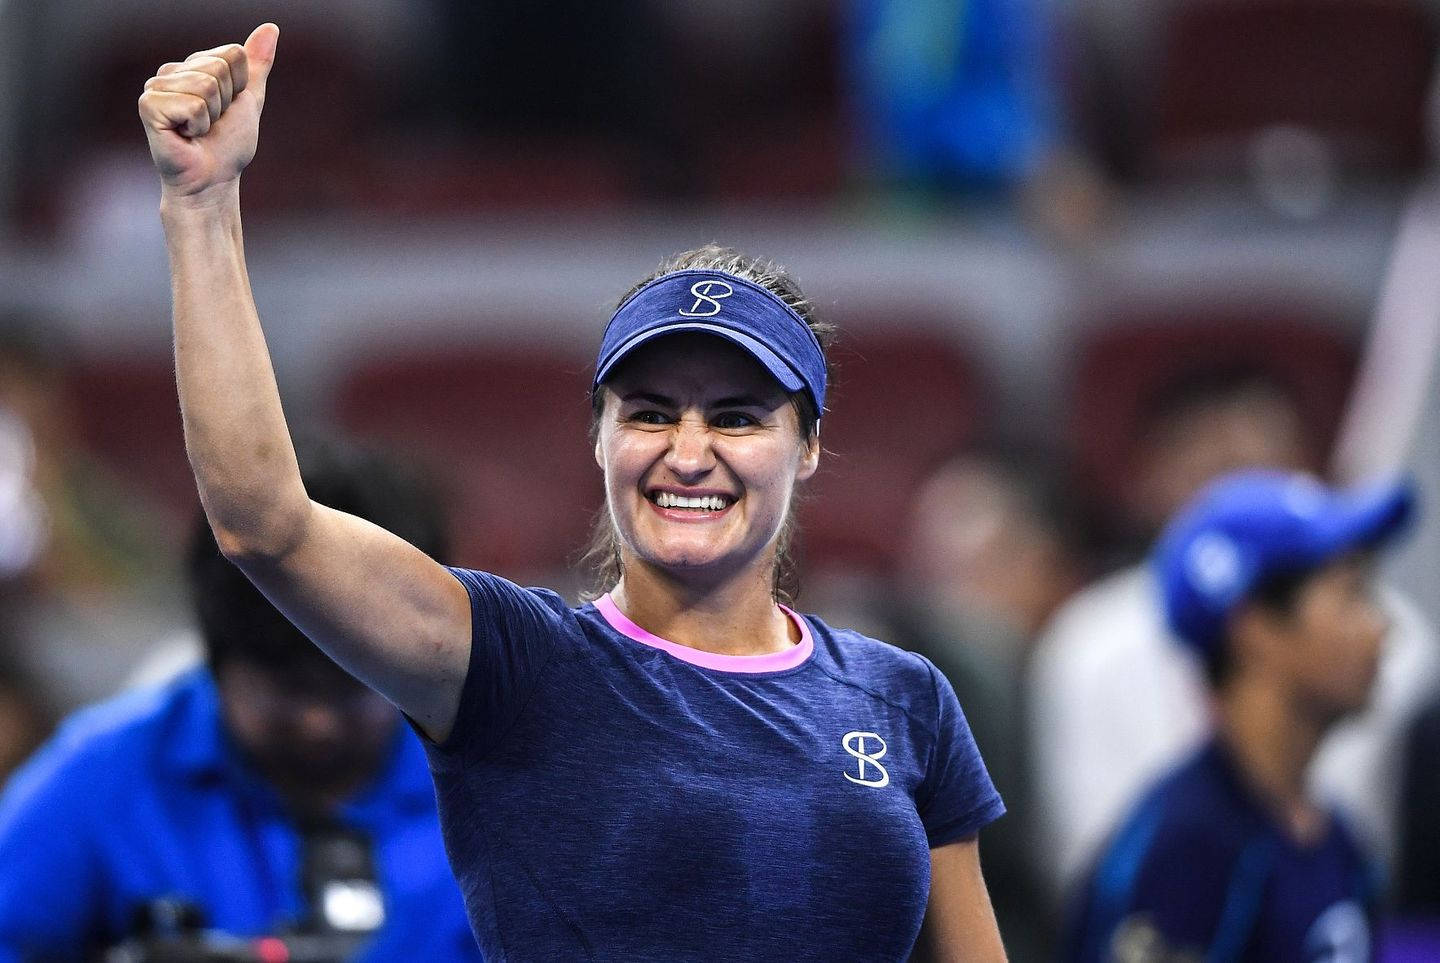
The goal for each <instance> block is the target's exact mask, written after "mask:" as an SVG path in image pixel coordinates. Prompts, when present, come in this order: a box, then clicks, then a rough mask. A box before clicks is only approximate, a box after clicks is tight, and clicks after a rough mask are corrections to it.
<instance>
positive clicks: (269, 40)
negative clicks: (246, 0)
mask: <svg viewBox="0 0 1440 963" xmlns="http://www.w3.org/2000/svg"><path fill="white" fill-rule="evenodd" d="M279 39H280V28H279V27H277V26H275V25H274V24H273V23H266V24H261V25H260V26H258V27H256V28H255V31H254V32H253V33H252V34H250V38H249V39H248V40H246V41H245V44H244V46H241V45H240V44H235V43H232V44H227V45H225V46H223V47H216V48H215V49H213V50H203V51H201V52H199V53H194V54H191V55H190V56H189V57H187V58H186V59H185V61H184V62H183V63H168V64H165V65H163V66H162V67H161V68H160V69H159V70H157V71H156V72H155V76H154V77H151V78H150V79H149V80H147V81H146V82H145V92H144V93H143V94H141V95H140V120H141V122H142V123H144V125H145V136H146V137H147V138H148V139H149V141H150V156H151V157H152V158H153V159H154V161H155V167H156V169H157V170H159V172H160V181H161V185H162V192H163V193H164V194H167V195H170V196H193V195H198V194H201V193H202V192H204V191H205V190H207V189H208V188H211V187H215V186H217V185H223V184H228V183H230V182H232V181H234V180H235V179H237V178H238V177H239V176H240V172H241V171H242V170H244V169H245V165H247V164H249V163H250V160H251V159H252V158H253V157H254V156H255V145H256V142H257V140H258V138H259V135H260V111H261V110H262V109H263V108H264V106H265V82H266V80H267V79H268V78H269V76H270V67H271V66H272V65H273V64H274V62H275V47H276V44H277V43H278V42H279Z"/></svg>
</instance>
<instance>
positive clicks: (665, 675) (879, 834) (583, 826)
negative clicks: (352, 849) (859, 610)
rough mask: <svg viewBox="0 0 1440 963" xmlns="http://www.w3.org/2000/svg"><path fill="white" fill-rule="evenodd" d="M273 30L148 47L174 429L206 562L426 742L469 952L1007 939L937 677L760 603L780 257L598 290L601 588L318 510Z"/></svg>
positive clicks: (786, 321) (767, 572) (977, 812)
mask: <svg viewBox="0 0 1440 963" xmlns="http://www.w3.org/2000/svg"><path fill="white" fill-rule="evenodd" d="M278 39H279V30H278V28H276V27H275V26H274V25H272V24H265V25H263V26H261V27H259V28H258V29H256V31H255V32H254V33H253V34H251V36H250V38H249V39H248V40H247V41H246V42H245V44H244V45H243V46H241V45H238V44H232V45H230V46H226V47H219V48H216V49H214V50H210V51H206V52H204V53H199V54H195V55H193V56H191V57H189V58H188V59H187V60H185V61H184V62H180V63H170V64H165V65H164V66H162V67H161V68H160V69H159V71H158V72H157V74H156V76H155V77H153V78H152V79H151V80H149V81H148V82H147V83H146V85H145V86H146V89H145V92H144V94H143V95H142V96H141V98H140V114H141V117H142V119H143V121H144V124H145V129H146V133H147V135H148V137H149V141H150V149H151V153H152V155H153V157H154V160H155V163H156V166H157V167H158V169H159V171H160V175H161V180H162V199H161V218H162V221H163V222H164V226H165V232H166V239H167V243H168V246H169V251H170V258H171V271H172V278H173V285H174V314H175V359H176V368H177V377H178V382H179V391H180V403H181V409H182V411H183V414H184V423H185V440H186V446H187V448H188V450H189V455H190V461H191V463H192V466H193V468H194V471H195V477H196V481H197V483H198V485H199V490H200V497H201V500H202V502H203V503H204V506H205V510H206V512H207V513H208V515H209V518H210V522H211V524H212V525H213V527H214V530H215V534H216V536H217V538H218V540H219V543H220V545H221V547H222V549H223V550H224V551H225V553H226V555H227V556H229V557H230V558H231V559H233V560H234V561H235V562H236V563H237V564H239V565H240V567H241V568H243V569H244V571H245V572H246V574H248V575H249V576H250V578H251V579H253V580H254V581H255V583H256V584H258V585H259V586H260V587H261V588H262V589H263V590H264V591H265V593H266V594H267V595H268V596H269V597H270V598H271V599H272V600H273V601H274V602H275V603H276V604H277V605H278V606H279V607H280V608H281V609H283V610H284V611H285V612H286V614H287V615H289V616H290V618H291V619H292V620H294V621H295V622H296V624H298V625H299V626H300V627H301V628H303V629H304V630H305V632H306V633H307V634H308V635H309V636H310V637H311V638H312V639H314V640H315V641H316V642H317V643H318V644H319V645H321V646H322V647H323V648H324V649H325V650H326V651H327V652H329V653H330V654H331V655H332V656H334V658H335V659H336V660H337V661H339V662H340V663H342V664H343V665H345V666H346V667H347V668H348V669H349V670H350V671H352V672H353V673H355V675H357V676H359V677H360V678H361V679H363V680H365V681H366V682H367V683H368V684H370V685H371V686H373V687H374V688H375V689H376V690H378V691H379V692H381V693H383V694H384V695H385V696H386V697H387V698H389V699H390V700H391V701H392V702H394V703H395V704H396V705H397V706H399V707H400V708H401V709H402V710H404V711H405V712H406V714H408V716H409V717H410V718H411V719H412V720H413V721H414V723H415V725H416V727H417V728H418V729H419V730H420V732H421V733H422V734H423V735H424V737H425V738H426V740H427V749H428V751H429V754H430V760H431V766H432V770H433V773H434V777H435V785H436V791H437V796H438V798H439V803H440V813H441V820H442V826H443V828H444V832H445V840H446V844H447V847H448V850H449V854H450V860H451V865H452V868H453V869H454V872H455V875H456V878H457V879H458V881H459V883H460V887H461V889H462V891H463V893H464V896H465V901H466V905H467V907H468V909H469V914H470V919H471V923H472V926H473V927H474V930H475V933H476V936H477V937H478V939H479V941H480V945H481V947H482V948H483V949H484V951H485V954H486V956H487V957H488V958H490V959H492V960H496V961H500V960H507V959H510V960H572V959H606V960H689V959H727V960H728V959H736V960H739V959H743V960H802V959H804V960H898V959H904V958H906V957H907V955H908V954H909V953H910V952H911V950H912V947H913V946H914V945H915V943H916V940H917V937H918V935H919V934H920V932H921V926H922V921H923V922H924V924H925V931H926V934H927V941H928V942H929V943H931V944H932V945H933V946H934V947H935V949H936V954H937V955H938V956H939V957H941V958H943V959H948V960H959V959H964V960H992V959H1003V956H1004V951H1003V949H1002V948H1001V945H1000V939H999V935H998V933H997V931H996V926H995V921H994V916H993V914H992V912H991V910H990V904H989V899H988V897H987V895H986V891H985V885H984V882H983V880H982V878H981V874H980V865H979V856H978V850H977V844H976V834H977V833H978V831H979V830H980V828H981V827H982V826H984V825H985V824H987V823H988V822H990V821H991V820H993V819H995V818H996V817H997V816H999V815H1000V813H1001V812H1003V806H1002V804H1001V802H1000V799H999V797H998V796H997V795H996V793H995V790H994V788H993V787H992V786H991V783H990V779H989V777H988V775H987V774H986V772H985V768H984V765H983V764H982V763H981V760H980V757H979V754H978V753H977V751H976V749H975V744H974V741H973V739H972V738H971V735H970V731H969V728H968V727H967V725H966V723H965V719H964V716H963V715H962V714H961V711H960V706H959V705H958V704H957V702H956V700H955V696H954V694H953V692H952V691H951V689H950V686H949V685H948V684H947V683H946V681H945V679H944V678H943V677H942V676H941V675H940V674H939V673H937V672H936V671H935V669H934V667H933V666H931V665H930V664H929V663H928V662H926V661H925V660H924V659H922V658H920V657H918V656H915V655H911V654H908V653H905V652H902V651H900V650H899V649H896V648H893V647H891V646H888V645H886V644H884V643H881V642H876V641H874V640H871V639H867V638H865V637H863V636H861V635H858V634H856V633H854V632H848V631H844V630H839V629H833V628H830V627H828V626H826V625H825V624H824V623H822V622H821V621H819V620H818V619H815V618H811V617H807V616H800V615H797V614H795V613H794V612H792V611H791V610H790V609H788V608H786V607H785V606H784V605H782V604H780V603H781V601H782V599H783V598H785V597H786V596H784V595H782V594H781V592H782V590H783V588H784V586H783V585H781V584H779V582H783V581H784V580H783V578H782V579H778V580H777V572H780V571H781V569H782V566H781V564H780V560H781V558H782V543H783V541H784V540H785V533H786V530H787V522H788V519H789V517H790V511H791V506H792V503H793V500H794V493H795V489H796V486H797V485H798V484H799V483H801V482H802V481H804V480H805V479H806V478H808V477H809V476H810V475H811V474H812V473H813V472H814V471H815V468H816V463H817V460H818V458H819V452H820V445H819V420H820V419H819V414H820V412H821V411H823V410H824V405H825V382H826V365H825V357H824V352H823V350H822V347H821V343H820V340H819V339H818V338H817V335H816V330H817V328H816V327H814V326H812V325H811V324H810V323H808V322H807V320H806V319H807V317H808V314H809V308H808V305H807V303H806V302H805V301H804V299H803V298H802V296H801V295H800V293H799V290H798V288H796V287H795V285H794V283H793V282H792V281H791V280H790V279H789V278H788V277H786V276H785V275H784V274H783V273H781V272H779V271H778V270H776V269H774V268H773V267H772V266H769V265H765V264H758V263H756V262H754V261H752V260H750V259H747V258H745V257H743V256H740V255H737V254H734V253H733V252H725V251H720V250H718V249H714V248H708V249H703V250H701V251H697V252H691V253H690V254H688V255H682V256H680V257H679V258H678V259H675V260H674V261H673V263H670V264H667V265H666V267H665V268H664V269H663V270H662V271H661V273H660V274H658V275H657V276H655V277H652V278H650V279H648V280H647V281H645V282H643V283H641V284H640V285H637V287H636V289H635V290H633V291H632V292H631V294H630V295H629V296H627V298H626V299H625V300H624V301H623V302H622V304H621V306H620V308H619V309H618V310H617V311H616V312H615V315H614V317H613V319H612V320H611V321H610V324H609V326H608V328H607V329H606V330H605V333H604V337H603V340H602V343H601V348H600V355H599V360H598V364H597V368H596V377H595V388H594V399H595V458H596V461H597V462H598V463H599V465H600V468H601V469H602V470H603V472H604V475H605V492H606V506H607V509H608V511H607V512H606V516H607V518H608V529H609V534H608V535H607V541H608V543H609V547H608V549H607V550H606V551H605V552H604V554H606V555H607V557H608V558H609V561H610V566H609V567H610V568H611V570H612V571H611V575H612V578H611V584H610V585H609V591H608V592H607V593H606V594H605V595H603V596H601V597H600V598H598V599H597V600H596V601H595V602H593V603H590V604H586V605H583V606H580V607H578V608H570V607H568V606H567V605H566V604H565V603H564V602H563V601H562V600H561V599H560V598H559V597H558V596H556V595H555V594H553V593H551V592H546V591H540V590H533V589H522V588H519V587H518V586H516V585H514V584H512V583H510V582H507V581H505V580H504V579H501V578H498V577H496V576H494V575H488V574H485V573H483V572H474V571H468V570H459V569H447V568H445V567H443V566H441V565H439V564H438V563H436V562H435V561H433V560H431V559H430V558H428V557H427V556H426V555H424V554H423V553H421V552H420V551H418V550H417V549H415V548H413V547H412V546H410V545H409V544H407V543H406V542H404V541H402V540H401V539H399V538H397V537H396V536H394V535H391V534H390V533H389V532H386V531H383V530H381V529H379V528H376V527H375V526H373V525H371V524H369V523H367V522H364V521H361V520H360V519H358V518H354V517H351V516H349V515H345V514H342V513H339V512H336V511H332V510H330V509H328V508H325V507H323V506H321V505H317V504H315V503H314V502H312V501H310V499H309V498H308V497H307V495H306V493H305V489H304V487H303V485H302V484H301V481H300V475H299V472H298V471H297V469H296V464H295V457H294V453H293V450H292V447H291V443H290V438H289V435H288V429H287V427H286V424H285V418H284V415H283V414H282V412H281V407H280V400H279V395H278V393H277V390H276V387H275V378H274V374H273V373H272V371H271V367H270V361H269V358H268V354H267V350H266V347H265V341H264V336H263V335H262V333H261V328H260V322H259V318H258V317H257V315H256V311H255V306H254V303H253V301H252V298H251V292H250V288H249V282H248V280H247V277H246V272H245V263H244V256H243V251H242V239H241V230H240V205H239V175H240V172H241V170H242V169H243V168H244V167H245V165H246V164H247V163H248V162H249V161H250V159H251V158H252V157H253V156H254V152H255V145H256V139H257V132H258V129H259V120H260V111H261V107H262V106H263V104H264V99H265V84H266V79H267V77H268V75H269V72H270V68H271V65H272V63H273V62H274V58H275V50H276V44H277V41H278ZM820 330H822V334H823V329H820ZM877 416H878V417H886V416H887V415H886V413H884V412H877ZM555 510H556V511H564V510H573V508H572V507H571V506H560V505H557V506H555ZM855 510H856V511H863V510H864V506H863V505H857V506H855Z"/></svg>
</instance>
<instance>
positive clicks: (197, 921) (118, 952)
mask: <svg viewBox="0 0 1440 963" xmlns="http://www.w3.org/2000/svg"><path fill="white" fill-rule="evenodd" d="M300 828H301V866H300V884H301V887H302V890H303V892H304V893H305V898H306V903H307V906H308V909H307V912H306V914H305V916H304V917H303V918H302V919H300V920H299V921H298V922H297V924H296V925H295V926H294V927H291V928H287V929H285V930H284V931H281V932H277V933H275V934H274V935H269V936H262V937H238V936H234V935H231V934H228V933H224V932H221V931H219V930H215V929H210V928H208V927H207V925H206V920H205V915H204V913H203V912H202V911H201V910H200V909H199V908H198V907H196V906H194V905H193V904H190V903H186V902H184V901H183V900H181V899H174V898H166V899H160V900H155V901H153V902H151V903H149V904H147V905H145V906H143V907H141V908H140V910H139V911H138V912H137V913H136V917H135V923H134V925H133V926H132V928H131V932H132V933H133V934H134V935H133V936H132V937H131V938H130V939H128V940H126V941H125V942H124V943H121V944H120V945H118V946H115V947H112V948H111V949H109V950H107V951H106V952H105V953H104V954H103V955H102V956H101V959H102V960H103V961H104V963H344V961H346V960H349V959H351V958H353V957H354V956H355V954H356V953H357V952H358V951H359V950H360V949H361V948H362V947H363V946H364V944H365V942H366V941H367V940H368V939H369V938H370V936H371V935H373V934H374V933H375V931H376V930H378V929H379V928H380V927H381V926H382V925H383V924H384V922H385V901H384V898H383V896H382V894H381V892H380V887H379V885H378V884H377V882H376V877H375V860H374V854H373V852H372V847H371V844H370V840H369V839H368V838H367V837H366V836H365V835H364V834H362V833H359V832H357V831H355V830H353V829H348V828H346V827H344V826H341V825H340V824H338V823H336V822H334V821H333V820H329V819H312V820H307V821H302V823H301V827H300Z"/></svg>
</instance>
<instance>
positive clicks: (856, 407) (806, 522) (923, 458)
mask: <svg viewBox="0 0 1440 963" xmlns="http://www.w3.org/2000/svg"><path fill="white" fill-rule="evenodd" d="M888 313H889V314H892V315H893V311H892V312H888ZM842 331H844V332H845V334H843V335H842V337H841V341H840V343H839V344H837V345H836V347H835V348H834V350H832V351H831V360H832V364H833V366H834V368H835V379H834V381H835V383H834V387H833V390H832V391H831V392H830V398H829V400H828V402H827V407H828V408H829V409H830V411H829V412H828V413H827V414H826V415H825V417H824V419H823V420H822V422H821V431H820V440H821V443H822V445H823V446H824V449H825V453H824V455H823V456H822V457H821V459H820V471H819V472H818V473H817V474H816V476H815V478H814V479H812V480H811V482H810V484H809V488H808V491H807V492H806V493H805V494H804V496H803V497H804V501H803V502H802V504H801V509H800V520H801V533H802V534H801V543H800V544H801V547H802V550H803V555H804V557H805V559H806V568H807V569H819V568H830V567H840V566H853V567H856V568H858V569H861V570H864V571H867V572H869V573H871V574H885V573H887V572H888V571H889V570H890V569H891V568H892V567H893V564H894V562H895V553H896V551H897V549H898V544H897V543H898V541H899V539H900V538H901V537H902V536H901V532H902V531H903V527H904V521H905V513H906V511H907V508H908V505H909V500H910V496H911V494H912V492H913V491H914V489H915V486H916V484H917V483H918V482H919V481H920V479H921V477H922V476H923V474H924V473H925V472H926V471H927V470H928V469H931V468H933V467H934V466H935V464H936V463H937V462H938V461H939V460H940V459H941V458H943V457H945V456H946V455H949V454H951V453H953V452H954V451H956V450H957V449H959V448H961V447H963V446H964V445H965V444H966V443H967V442H970V441H973V440H974V436H975V433H976V428H977V426H978V425H979V423H980V415H981V411H980V408H981V403H980V397H981V392H980V391H979V390H978V389H979V384H978V382H977V380H976V377H975V367H974V365H973V364H972V363H971V362H970V360H969V359H968V358H967V357H966V355H965V354H964V352H963V351H962V350H961V348H960V346H959V345H958V344H957V343H956V341H955V339H954V337H953V335H951V334H949V333H948V332H945V331H944V329H943V328H939V327H936V326H928V327H927V326H921V325H917V326H914V327H903V328H893V329H892V328H886V329H885V330H884V331H883V332H882V331H877V330H875V329H874V328H871V329H869V330H866V329H865V328H864V327H863V326H861V325H859V324H855V325H846V326H844V327H843V328H842Z"/></svg>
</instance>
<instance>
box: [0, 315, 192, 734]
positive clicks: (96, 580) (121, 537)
mask: <svg viewBox="0 0 1440 963" xmlns="http://www.w3.org/2000/svg"><path fill="white" fill-rule="evenodd" d="M43 330H44V329H43V328H42V327H41V326H40V325H39V323H38V322H32V321H30V320H29V319H25V318H19V317H15V316H10V317H3V318H0V482H3V487H0V501H3V503H4V504H3V506H0V510H3V512H4V515H3V527H0V579H3V580H5V581H6V582H7V583H8V586H7V598H6V601H5V604H4V606H3V609H0V621H3V625H0V631H3V633H4V636H5V637H6V638H7V639H8V640H9V642H10V644H11V646H12V650H11V652H10V653H9V654H8V658H9V660H10V662H11V663H12V664H13V665H14V666H15V668H16V670H17V671H19V672H20V673H21V674H22V675H24V676H25V677H27V678H29V679H31V680H33V681H34V682H35V684H36V685H37V686H38V688H37V690H36V691H35V692H33V693H32V697H34V698H36V699H37V700H38V701H39V702H40V703H41V704H42V706H44V707H45V708H47V709H52V710H55V711H65V710H68V709H70V708H73V707H75V706H76V705H79V704H80V703H82V702H84V701H87V700H90V699H94V698H98V697H100V696H102V695H106V694H109V693H110V692H113V691H114V689H115V688H116V687H117V685H118V684H119V682H120V680H121V679H122V678H123V676H124V673H125V672H126V671H127V668H128V666H129V665H130V664H131V663H132V662H133V661H134V660H135V658H136V657H137V656H138V655H139V653H141V652H143V651H144V650H145V649H146V648H148V647H149V646H150V645H151V644H153V642H154V638H155V634H156V633H157V632H163V631H166V630H168V629H169V628H171V627H173V626H174V625H175V624H176V622H177V621H178V620H179V601H180V600H179V598H178V596H177V593H176V592H175V589H174V585H175V581H176V580H175V578H174V577H173V574H172V573H173V568H172V566H171V564H170V562H169V561H168V560H167V559H166V557H165V547H166V546H165V544H164V540H163V538H161V537H158V534H157V533H159V532H161V531H163V530H164V526H163V525H161V524H160V523H159V521H158V519H159V513H158V512H157V511H156V510H154V509H153V508H152V507H151V506H150V505H149V504H148V502H147V501H146V500H145V498H144V497H143V496H142V495H140V494H139V493H137V492H135V491H133V490H131V489H128V488H127V487H126V486H125V485H123V484H122V483H120V481H119V480H118V479H117V478H115V477H114V476H112V475H111V474H110V473H108V472H106V471H105V470H104V469H103V468H102V467H101V466H100V465H98V464H97V463H96V462H95V461H94V460H93V459H92V458H91V457H90V456H89V454H88V453H87V452H86V451H85V450H84V448H83V447H82V446H81V445H80V444H79V442H78V441H77V440H76V439H77V433H76V431H75V430H74V425H73V423H72V419H71V416H70V410H69V406H68V404H67V399H66V396H65V390H64V385H63V381H64V366H63V363H62V361H61V357H62V356H61V352H60V351H59V350H58V349H57V348H56V347H54V346H53V345H51V344H49V343H48V342H47V339H46V337H45V336H44V334H43V333H42V332H43Z"/></svg>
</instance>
